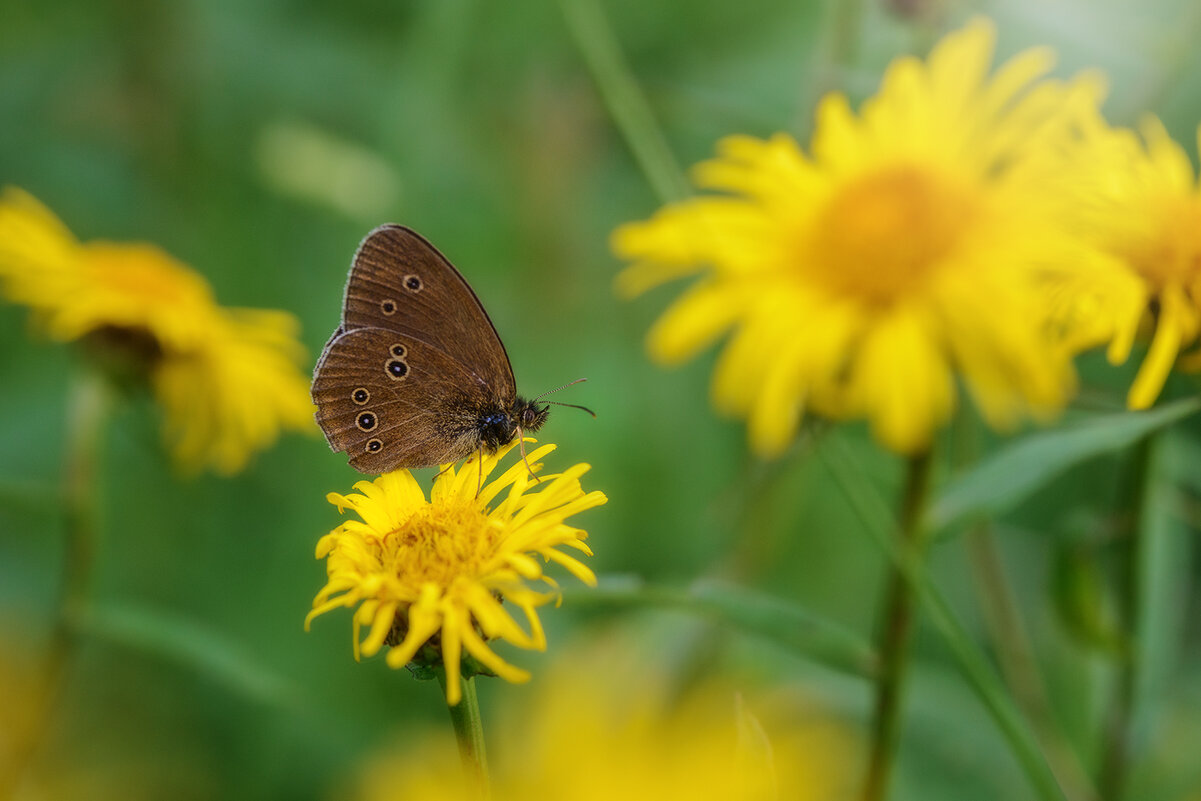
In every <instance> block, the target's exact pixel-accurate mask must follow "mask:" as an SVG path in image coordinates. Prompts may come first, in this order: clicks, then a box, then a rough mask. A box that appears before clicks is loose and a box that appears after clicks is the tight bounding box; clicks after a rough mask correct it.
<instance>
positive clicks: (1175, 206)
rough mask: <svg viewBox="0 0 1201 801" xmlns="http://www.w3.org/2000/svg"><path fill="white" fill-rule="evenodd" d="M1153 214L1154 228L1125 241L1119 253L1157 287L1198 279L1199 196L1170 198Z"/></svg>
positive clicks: (1200, 239) (1200, 258)
mask: <svg viewBox="0 0 1201 801" xmlns="http://www.w3.org/2000/svg"><path fill="white" fill-rule="evenodd" d="M1156 217H1157V218H1158V219H1159V221H1160V223H1159V228H1158V230H1156V231H1155V232H1154V234H1153V235H1152V236H1150V237H1147V238H1145V239H1141V240H1137V241H1133V242H1129V243H1128V244H1127V245H1126V247H1124V248H1122V251H1123V255H1124V256H1126V257H1127V258H1128V259H1129V261H1130V263H1131V264H1132V265H1133V266H1134V268H1135V269H1136V270H1138V271H1139V273H1140V274H1141V275H1142V276H1143V277H1144V278H1146V279H1147V280H1148V281H1149V282H1151V283H1152V284H1154V285H1155V286H1158V287H1163V286H1166V285H1169V284H1182V283H1191V282H1192V281H1193V280H1195V279H1197V278H1201V198H1198V197H1188V198H1181V199H1173V200H1172V201H1171V202H1168V203H1165V204H1164V205H1163V207H1162V208H1161V209H1160V210H1159V213H1158V214H1157V215H1156Z"/></svg>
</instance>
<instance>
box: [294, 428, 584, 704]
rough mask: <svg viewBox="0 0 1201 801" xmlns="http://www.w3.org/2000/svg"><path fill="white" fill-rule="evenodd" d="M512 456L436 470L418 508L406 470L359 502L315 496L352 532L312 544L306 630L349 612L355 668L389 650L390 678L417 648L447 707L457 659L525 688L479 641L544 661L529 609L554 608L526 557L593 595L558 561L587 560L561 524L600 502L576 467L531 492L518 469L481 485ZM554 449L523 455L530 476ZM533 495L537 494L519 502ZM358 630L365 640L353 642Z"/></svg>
mask: <svg viewBox="0 0 1201 801" xmlns="http://www.w3.org/2000/svg"><path fill="white" fill-rule="evenodd" d="M526 441H527V442H533V440H530V439H527V440H526ZM512 448H513V444H511V445H509V446H508V447H506V448H503V449H501V450H500V451H498V452H497V453H495V454H490V455H486V456H484V457H483V461H482V465H481V461H480V458H479V456H475V457H472V458H471V459H468V460H467V461H465V462H464V463H463V464H462V466H461V467H460V469H459V470H458V471H456V470H455V469H454V466H453V465H448V466H446V467H444V468H443V470H442V472H441V473H439V474H438V477H437V478H436V479H435V481H434V486H433V488H432V490H431V491H430V498H429V500H428V501H427V500H426V498H425V493H424V492H422V490H421V487H420V486H419V485H418V484H417V481H416V479H414V478H413V475H412V474H411V473H410V472H409V471H408V470H397V471H394V472H392V473H386V474H384V475H382V476H380V477H379V478H377V479H375V480H374V481H360V482H359V483H357V484H355V489H357V490H358V491H359V492H360V493H362V494H355V495H339V494H337V493H330V494H329V495H328V496H326V497H327V499H328V500H329V502H330V503H332V504H334V505H336V506H337V507H338V509H339V510H344V509H345V508H346V507H349V508H351V509H353V510H354V511H355V512H357V513H358V515H359V517H361V518H362V521H361V522H360V521H358V520H348V521H346V522H344V523H343V524H342V525H340V526H338V527H337V528H336V529H334V530H333V531H331V532H330V533H329V534H327V535H325V536H324V537H322V538H321V540H320V542H318V543H317V558H318V559H322V558H324V559H326V571H327V573H328V576H329V581H328V583H327V584H326V585H325V587H324V588H323V589H322V590H321V592H319V593H317V597H316V598H314V599H313V610H312V611H311V612H310V613H309V615H308V617H307V618H306V619H305V627H306V629H307V628H308V626H309V624H310V623H312V620H313V618H315V617H317V616H318V615H321V614H324V613H325V612H328V611H329V610H331V609H336V608H338V607H343V606H345V607H354V606H356V605H357V606H358V610H357V611H356V613H355V616H354V648H355V658H356V659H357V658H358V657H359V654H360V653H362V654H366V655H367V656H371V655H373V654H375V653H376V652H378V651H379V649H380V648H381V647H382V646H383V645H385V644H388V645H390V646H391V649H390V650H389V651H388V654H387V662H388V665H389V666H390V667H393V668H399V667H402V666H404V665H406V664H408V663H409V662H410V661H411V660H413V659H414V657H416V656H418V653H419V650H420V649H421V648H422V646H424V645H426V644H427V643H428V644H429V645H430V646H432V647H433V648H434V650H435V652H436V656H437V657H438V658H440V661H441V662H442V664H444V665H445V669H446V679H447V681H446V685H447V698H446V700H447V703H449V704H457V703H458V702H459V693H460V687H459V676H460V659H461V655H462V651H463V649H466V651H467V654H468V655H469V656H470V657H473V658H474V659H475V660H478V662H479V663H480V664H482V665H483V666H484V667H485V668H487V669H488V670H490V671H492V672H493V673H495V674H496V675H498V676H500V677H502V678H504V679H506V680H508V681H511V682H521V681H526V680H527V679H528V678H529V674H528V673H527V672H526V671H524V670H521V669H519V668H516V667H514V666H512V665H510V664H508V663H507V662H505V661H504V660H502V659H501V658H500V657H499V656H497V655H496V653H495V652H493V651H492V649H491V647H489V644H488V641H489V640H492V639H497V638H499V639H502V640H505V641H507V642H509V643H511V644H513V645H516V646H517V647H519V648H527V649H537V650H543V649H545V647H546V635H545V633H544V632H543V630H542V624H541V621H540V620H539V618H538V612H537V607H539V606H542V605H543V604H545V603H547V602H549V601H552V600H555V599H557V598H558V593H557V585H556V584H555V582H554V581H553V579H551V578H550V577H548V576H546V575H544V573H543V571H542V567H541V565H540V564H539V563H538V561H537V560H536V559H535V558H534V557H535V556H541V557H542V558H543V560H545V561H551V562H556V563H558V564H559V565H561V566H563V567H564V568H566V569H567V571H568V572H570V573H571V574H572V575H574V576H575V577H576V578H578V579H580V580H581V581H583V582H585V583H586V584H589V585H593V584H595V583H596V577H595V576H594V575H593V573H592V571H591V570H589V569H588V567H587V566H585V565H584V564H583V563H582V562H580V561H579V560H577V559H576V558H575V557H574V556H572V555H570V554H569V553H567V552H566V551H565V550H563V549H572V550H575V551H579V552H580V553H583V554H585V555H587V556H591V555H592V552H591V551H590V550H589V549H588V546H587V545H586V544H585V542H584V541H585V539H586V538H587V536H588V535H587V533H586V532H584V531H583V530H581V529H578V528H573V527H571V526H569V525H567V524H566V523H565V522H564V521H565V520H566V519H567V518H568V517H570V516H571V515H574V514H577V513H579V512H582V511H584V510H586V509H591V508H592V507H594V506H600V505H601V504H603V503H605V502H606V500H607V499H606V498H605V496H604V494H603V493H600V492H595V491H594V492H589V493H585V492H584V491H583V489H582V488H581V487H580V481H579V478H580V476H581V475H583V474H584V473H585V472H587V470H588V469H589V466H588V465H586V464H577V465H575V466H574V467H571V468H569V469H568V470H566V471H565V472H563V473H558V474H555V475H550V476H543V477H541V478H542V480H541V482H539V483H535V481H534V480H533V479H532V478H531V477H530V476H529V472H528V470H527V468H526V464H525V463H524V462H522V461H519V462H517V463H516V464H514V465H513V466H512V467H510V468H509V469H508V470H506V471H505V472H504V473H503V474H501V476H500V477H499V478H497V479H496V480H494V481H490V482H488V483H486V484H484V483H483V481H484V480H485V479H487V477H488V476H490V475H491V474H492V471H493V470H495V469H496V466H497V464H498V463H499V462H500V460H501V459H502V458H503V457H504V456H505V454H507V453H508V452H509V451H510V450H512ZM554 448H555V446H554V445H543V446H541V447H539V448H537V449H536V450H534V451H533V452H531V453H530V454H529V462H530V465H531V468H532V469H533V470H535V471H537V470H538V469H540V468H541V465H539V464H537V463H536V460H538V459H540V458H542V457H543V456H545V455H546V454H548V453H550V452H551V451H552V450H554ZM534 487H537V488H538V491H536V492H531V491H529V490H531V489H532V488H534ZM477 491H478V493H477ZM493 501H497V503H495V505H493ZM531 582H542V583H543V584H544V585H546V589H544V590H541V591H539V590H536V589H533V588H532V587H531V586H530V583H531ZM506 601H507V602H508V603H510V604H512V605H513V606H514V607H516V609H518V610H520V611H521V612H522V613H523V614H524V616H525V619H526V622H527V623H528V624H529V631H528V632H526V631H525V630H524V629H522V627H521V625H520V624H519V623H518V622H517V620H515V619H514V618H513V616H512V615H511V614H510V611H509V610H507V609H506V608H505V606H504V602H506ZM363 626H368V627H369V629H370V630H369V631H368V633H367V636H366V637H365V638H362V640H361V641H360V629H361V628H362V627H363ZM423 661H427V662H428V661H429V660H423ZM435 661H437V660H435Z"/></svg>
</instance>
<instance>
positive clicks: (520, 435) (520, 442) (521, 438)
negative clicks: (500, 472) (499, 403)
mask: <svg viewBox="0 0 1201 801" xmlns="http://www.w3.org/2000/svg"><path fill="white" fill-rule="evenodd" d="M581 380H582V379H581ZM572 383H573V384H574V383H576V382H574V381H573V382H572ZM569 386H570V385H569ZM517 446H518V447H519V448H521V461H522V462H524V463H525V469H526V470H528V471H530V478H532V479H534V483H536V484H541V483H542V479H540V478H538V476H537V475H535V473H534V468H532V467H530V460H529V459H527V458H525V433H524V432H523V431H522V430H521V426H517Z"/></svg>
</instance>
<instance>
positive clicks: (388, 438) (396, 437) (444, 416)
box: [313, 328, 489, 473]
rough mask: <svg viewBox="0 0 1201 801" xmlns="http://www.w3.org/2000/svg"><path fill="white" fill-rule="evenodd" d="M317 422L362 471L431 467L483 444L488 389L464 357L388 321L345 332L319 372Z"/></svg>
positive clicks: (324, 357)
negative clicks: (387, 326) (481, 426)
mask: <svg viewBox="0 0 1201 801" xmlns="http://www.w3.org/2000/svg"><path fill="white" fill-rule="evenodd" d="M313 400H314V402H315V403H316V404H317V423H318V424H319V425H320V426H321V429H322V431H324V432H325V437H326V440H327V441H328V442H329V444H330V447H331V448H333V449H334V450H335V451H345V452H346V453H347V455H348V456H349V457H350V464H351V466H352V467H354V468H355V469H356V470H359V471H360V472H364V473H386V472H388V471H390V470H395V469H397V468H399V467H428V466H432V465H437V464H443V463H446V462H453V461H457V460H459V459H462V458H464V457H466V456H468V455H469V454H471V453H472V452H473V451H475V450H476V449H477V448H478V447H479V442H480V434H479V424H478V420H479V410H480V409H481V408H484V407H486V406H487V404H488V403H489V399H488V396H487V389H486V387H484V386H483V385H482V384H480V383H479V381H478V380H477V379H476V377H475V376H474V375H473V374H472V373H471V371H470V369H469V368H468V367H467V366H465V365H463V364H462V363H461V362H459V361H457V360H455V359H452V358H450V357H449V356H448V355H447V354H446V353H445V352H444V351H442V350H440V349H439V348H437V347H434V346H432V345H430V344H429V343H428V342H425V341H423V340H421V339H418V338H416V337H412V336H409V335H407V334H400V333H397V332H394V331H390V330H387V329H383V328H358V329H354V330H351V331H339V332H337V333H335V335H334V337H333V338H332V339H331V340H330V342H329V344H328V345H326V348H325V352H324V354H323V355H322V357H321V361H320V362H318V364H317V371H316V376H315V378H314V379H313Z"/></svg>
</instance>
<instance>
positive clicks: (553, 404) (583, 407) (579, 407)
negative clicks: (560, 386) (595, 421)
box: [547, 401, 596, 417]
mask: <svg viewBox="0 0 1201 801" xmlns="http://www.w3.org/2000/svg"><path fill="white" fill-rule="evenodd" d="M547 403H549V404H551V405H552V406H570V407H571V408H572V409H583V410H584V411H586V412H588V414H590V415H592V416H593V417H596V412H594V411H592V410H591V409H589V408H588V407H587V406H580V405H579V404H575V403H559V402H558V401H547Z"/></svg>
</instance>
